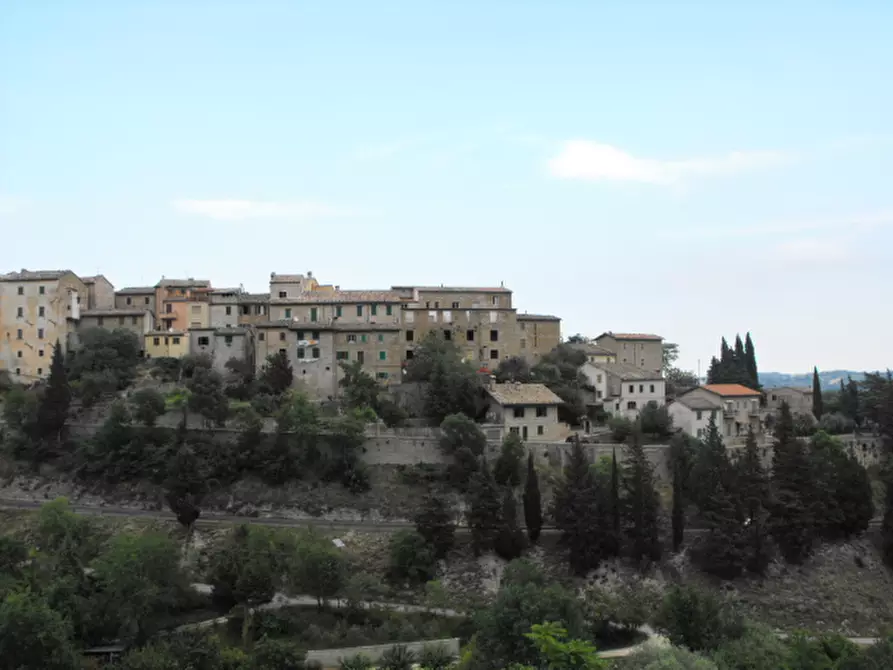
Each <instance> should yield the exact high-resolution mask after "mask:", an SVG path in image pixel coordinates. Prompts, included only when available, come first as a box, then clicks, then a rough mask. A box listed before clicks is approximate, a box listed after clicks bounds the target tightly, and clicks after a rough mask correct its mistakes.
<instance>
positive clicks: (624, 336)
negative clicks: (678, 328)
mask: <svg viewBox="0 0 893 670" xmlns="http://www.w3.org/2000/svg"><path fill="white" fill-rule="evenodd" d="M603 337H613V338H614V339H615V340H635V341H640V340H650V341H661V340H663V339H664V338H662V337H661V336H660V335H652V334H650V333H612V332H611V331H610V330H609V331H607V332H606V333H602V334H601V335H599V336H598V337H596V338H595V339H596V340H600V339H602V338H603Z"/></svg>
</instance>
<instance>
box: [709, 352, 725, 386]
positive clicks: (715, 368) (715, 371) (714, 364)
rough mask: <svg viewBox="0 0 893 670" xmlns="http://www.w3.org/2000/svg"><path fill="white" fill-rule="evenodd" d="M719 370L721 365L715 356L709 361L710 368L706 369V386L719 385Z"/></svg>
mask: <svg viewBox="0 0 893 670" xmlns="http://www.w3.org/2000/svg"><path fill="white" fill-rule="evenodd" d="M721 368H722V364H721V363H720V362H719V359H718V358H717V357H716V356H713V357H712V358H711V359H710V367H708V368H707V383H708V384H718V383H719V377H720V374H721V372H720V370H721Z"/></svg>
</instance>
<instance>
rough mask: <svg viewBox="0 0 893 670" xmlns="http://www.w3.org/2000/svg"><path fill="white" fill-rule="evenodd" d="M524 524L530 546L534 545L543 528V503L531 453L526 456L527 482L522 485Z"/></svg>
mask: <svg viewBox="0 0 893 670" xmlns="http://www.w3.org/2000/svg"><path fill="white" fill-rule="evenodd" d="M524 523H525V525H526V526H527V537H528V538H529V539H530V543H531V544H536V541H537V540H538V539H539V536H540V530H541V529H542V527H543V502H542V498H541V496H540V483H539V477H538V476H537V474H536V468H535V467H534V466H533V452H532V451H531V452H529V453H528V454H527V481H526V482H525V483H524Z"/></svg>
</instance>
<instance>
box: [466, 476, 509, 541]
mask: <svg viewBox="0 0 893 670" xmlns="http://www.w3.org/2000/svg"><path fill="white" fill-rule="evenodd" d="M467 497H468V500H467V504H468V525H469V526H470V527H471V543H472V546H473V547H474V553H475V554H476V555H480V554H481V553H482V552H486V551H490V550H491V549H493V542H494V539H495V538H496V532H497V530H498V529H499V515H500V511H501V509H502V501H501V500H500V498H499V487H498V486H497V485H496V480H494V479H493V473H492V472H491V471H490V466H489V465H487V461H486V460H481V466H480V468H479V469H478V470H477V472H475V473H474V474H473V475H472V477H471V483H470V484H469V487H468V496H467Z"/></svg>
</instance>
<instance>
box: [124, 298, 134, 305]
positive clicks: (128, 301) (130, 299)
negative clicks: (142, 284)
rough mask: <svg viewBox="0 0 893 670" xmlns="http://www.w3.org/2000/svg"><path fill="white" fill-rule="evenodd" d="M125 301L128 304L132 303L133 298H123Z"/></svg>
mask: <svg viewBox="0 0 893 670" xmlns="http://www.w3.org/2000/svg"><path fill="white" fill-rule="evenodd" d="M125 302H126V303H127V304H128V305H132V304H133V298H127V299H126V300H125Z"/></svg>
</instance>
